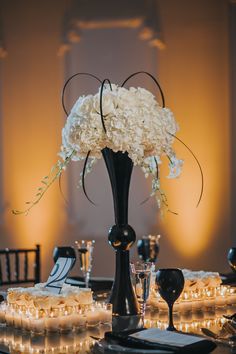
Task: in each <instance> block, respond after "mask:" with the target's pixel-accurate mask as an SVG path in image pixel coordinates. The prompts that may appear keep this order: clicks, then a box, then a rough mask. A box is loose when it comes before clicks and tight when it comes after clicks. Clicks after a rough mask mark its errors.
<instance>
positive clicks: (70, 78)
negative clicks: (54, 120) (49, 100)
mask: <svg viewBox="0 0 236 354" xmlns="http://www.w3.org/2000/svg"><path fill="white" fill-rule="evenodd" d="M79 75H85V76H90V77H92V78H94V79H96V80H97V81H99V82H100V83H101V84H102V80H100V79H99V78H98V77H97V76H95V75H93V74H89V73H76V74H74V75H72V76H71V77H69V79H68V80H67V81H66V82H65V84H64V86H63V89H62V95H61V103H62V107H63V110H64V112H65V114H66V115H67V116H68V112H67V109H66V106H65V91H66V88H67V85H68V84H69V83H70V81H71V80H72V79H74V78H75V77H76V76H79Z"/></svg>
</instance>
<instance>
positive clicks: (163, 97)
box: [121, 71, 165, 108]
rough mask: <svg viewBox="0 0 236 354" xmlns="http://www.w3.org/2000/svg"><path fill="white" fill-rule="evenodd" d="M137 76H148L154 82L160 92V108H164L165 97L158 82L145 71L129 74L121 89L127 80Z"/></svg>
mask: <svg viewBox="0 0 236 354" xmlns="http://www.w3.org/2000/svg"><path fill="white" fill-rule="evenodd" d="M139 74H145V75H147V76H149V77H150V78H151V79H152V80H153V81H154V82H155V84H156V85H157V87H158V89H159V91H160V94H161V100H162V108H165V96H164V93H163V91H162V88H161V86H160V84H159V82H158V81H157V79H156V78H155V77H154V76H153V75H152V74H150V73H148V72H147V71H137V72H136V73H133V74H131V75H130V76H128V77H127V79H125V81H124V82H123V84H122V85H121V87H123V86H124V85H125V84H126V82H127V81H128V80H129V79H131V78H132V77H134V76H136V75H139Z"/></svg>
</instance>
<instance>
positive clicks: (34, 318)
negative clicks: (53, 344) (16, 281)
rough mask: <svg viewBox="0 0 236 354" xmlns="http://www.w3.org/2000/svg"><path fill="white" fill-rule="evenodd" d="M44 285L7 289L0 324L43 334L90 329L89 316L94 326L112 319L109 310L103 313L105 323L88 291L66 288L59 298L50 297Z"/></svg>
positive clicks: (74, 287)
mask: <svg viewBox="0 0 236 354" xmlns="http://www.w3.org/2000/svg"><path fill="white" fill-rule="evenodd" d="M45 285H46V284H45V283H40V284H36V285H35V286H34V287H28V288H20V287H19V288H10V289H8V292H7V302H6V303H4V304H1V305H0V320H1V322H6V323H7V324H8V325H10V326H12V325H13V326H15V327H17V328H24V329H27V330H31V331H34V332H37V333H42V332H44V331H45V330H46V331H59V330H60V331H65V330H73V329H76V328H78V327H80V326H85V325H87V326H89V325H91V320H92V319H91V318H90V317H91V316H90V314H91V313H92V315H93V317H96V324H99V323H105V322H107V318H108V317H109V318H110V319H111V309H108V308H107V309H105V310H103V312H104V311H105V312H107V313H106V321H105V319H104V313H101V305H100V304H99V306H98V305H97V304H96V303H94V302H93V297H92V291H91V289H83V288H79V287H76V286H72V285H69V284H65V285H64V286H63V287H62V289H61V292H60V294H52V293H51V292H50V291H49V290H48V289H47V288H45ZM104 321H105V322H104Z"/></svg>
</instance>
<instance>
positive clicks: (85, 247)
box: [75, 240, 95, 288]
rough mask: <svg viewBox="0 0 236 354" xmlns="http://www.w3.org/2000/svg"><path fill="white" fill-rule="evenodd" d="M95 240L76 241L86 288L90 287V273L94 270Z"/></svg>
mask: <svg viewBox="0 0 236 354" xmlns="http://www.w3.org/2000/svg"><path fill="white" fill-rule="evenodd" d="M94 243H95V241H94V240H79V241H75V244H76V246H77V249H78V252H79V259H80V269H81V271H82V273H83V276H84V281H85V287H86V288H88V287H89V280H90V273H91V270H92V260H93V257H92V255H93V249H94Z"/></svg>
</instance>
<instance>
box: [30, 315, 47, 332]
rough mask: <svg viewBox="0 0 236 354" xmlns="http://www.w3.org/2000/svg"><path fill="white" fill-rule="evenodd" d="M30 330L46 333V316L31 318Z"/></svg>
mask: <svg viewBox="0 0 236 354" xmlns="http://www.w3.org/2000/svg"><path fill="white" fill-rule="evenodd" d="M29 322H30V330H31V331H32V332H35V333H44V331H45V320H44V318H30V320H29Z"/></svg>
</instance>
